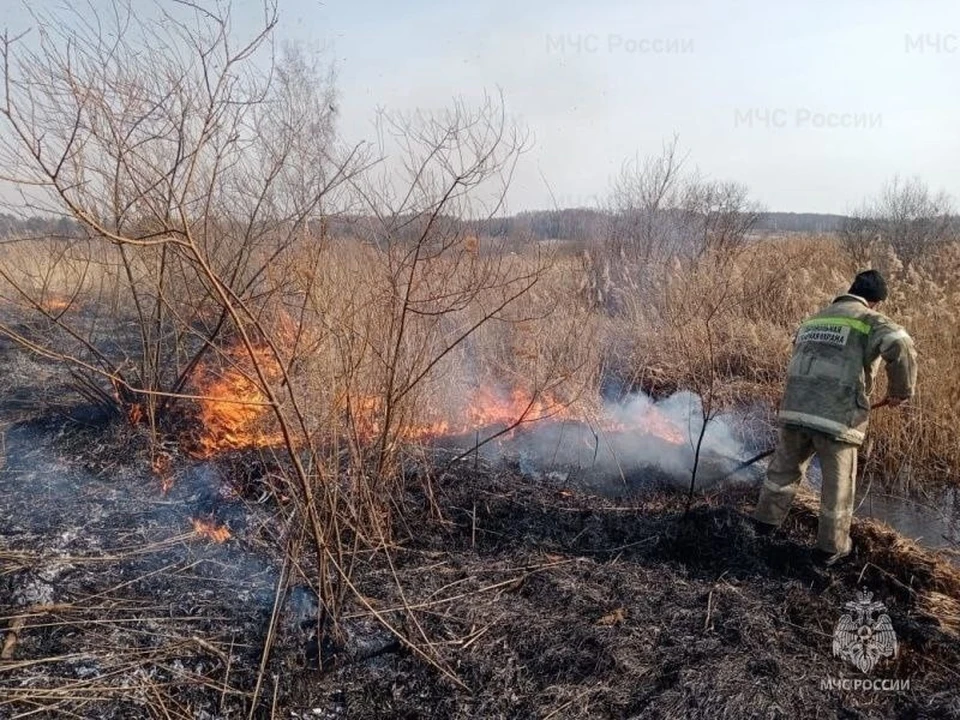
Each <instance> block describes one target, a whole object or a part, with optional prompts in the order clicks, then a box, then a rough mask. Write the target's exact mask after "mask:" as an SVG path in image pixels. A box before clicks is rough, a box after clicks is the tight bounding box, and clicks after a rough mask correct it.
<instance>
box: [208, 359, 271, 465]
mask: <svg viewBox="0 0 960 720" xmlns="http://www.w3.org/2000/svg"><path fill="white" fill-rule="evenodd" d="M228 355H229V356H230V359H231V361H232V363H233V366H232V367H230V368H228V369H227V370H225V371H223V372H222V373H217V372H214V371H213V370H212V369H211V368H210V367H208V366H207V365H201V366H200V367H199V368H198V370H197V377H200V378H203V380H201V381H200V382H198V386H199V392H200V395H202V396H203V398H202V399H201V400H200V422H201V427H202V429H201V435H200V437H199V439H198V445H199V447H198V449H197V453H196V454H198V455H200V456H201V457H210V456H211V455H214V454H216V453H217V452H221V451H223V450H243V449H247V448H254V447H270V446H274V445H278V444H280V442H281V441H282V437H281V436H280V434H279V433H268V432H264V430H263V428H262V427H261V425H262V420H263V416H264V415H265V414H266V411H267V409H268V405H269V404H268V400H267V396H266V395H265V394H264V393H263V391H262V390H261V389H260V386H259V384H258V382H257V375H256V373H255V371H254V369H253V367H254V363H256V365H257V366H259V368H260V370H261V371H262V372H263V373H264V375H265V376H266V378H267V380H268V381H271V380H276V379H277V378H279V377H280V375H281V371H280V365H279V363H278V362H277V360H276V357H274V355H273V352H272V351H271V350H270V349H269V348H266V347H257V348H254V359H253V360H251V358H250V356H249V354H248V353H247V352H246V350H245V348H243V347H239V348H235V349H233V350H231V351H230V352H229V353H228Z"/></svg>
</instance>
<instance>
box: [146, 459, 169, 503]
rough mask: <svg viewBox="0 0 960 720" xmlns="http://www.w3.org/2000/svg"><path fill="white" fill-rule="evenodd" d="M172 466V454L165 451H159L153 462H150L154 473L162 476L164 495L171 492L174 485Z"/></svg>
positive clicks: (161, 488) (161, 484)
mask: <svg viewBox="0 0 960 720" xmlns="http://www.w3.org/2000/svg"><path fill="white" fill-rule="evenodd" d="M172 466H173V461H172V460H171V458H170V456H169V455H167V454H166V453H163V452H160V453H157V454H156V455H155V456H154V458H153V462H151V463H150V467H151V468H152V469H153V472H154V474H155V475H156V476H157V477H158V478H160V491H161V493H163V494H164V495H166V494H167V493H168V492H170V489H171V488H172V487H173V474H172V473H171V469H172Z"/></svg>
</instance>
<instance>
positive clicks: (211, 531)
mask: <svg viewBox="0 0 960 720" xmlns="http://www.w3.org/2000/svg"><path fill="white" fill-rule="evenodd" d="M190 522H191V523H193V531H194V532H195V533H196V534H197V535H198V536H200V537H205V538H207V540H211V541H213V542H215V543H217V544H218V545H220V544H222V543H225V542H226V541H227V540H229V539H230V531H229V530H228V529H227V526H226V525H217V524H216V523H213V522H211V521H209V520H203V519H201V518H190Z"/></svg>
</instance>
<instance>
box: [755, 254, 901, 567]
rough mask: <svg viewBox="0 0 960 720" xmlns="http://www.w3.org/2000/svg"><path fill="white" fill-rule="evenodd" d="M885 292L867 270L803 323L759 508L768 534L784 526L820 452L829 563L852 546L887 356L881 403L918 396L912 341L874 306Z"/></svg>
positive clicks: (822, 540)
mask: <svg viewBox="0 0 960 720" xmlns="http://www.w3.org/2000/svg"><path fill="white" fill-rule="evenodd" d="M886 297H887V285H886V282H885V281H884V279H883V276H882V275H881V274H880V273H879V272H877V271H876V270H867V271H865V272H861V273H859V274H858V275H857V276H856V278H855V279H854V281H853V284H852V285H851V286H850V290H849V291H848V292H847V293H846V294H845V295H841V296H840V297H838V298H837V299H835V300H834V301H833V302H832V303H831V304H830V305H829V306H827V307H826V308H825V309H824V310H822V311H821V312H819V313H818V314H816V315H814V316H813V317H811V318H809V319H807V320H806V321H805V322H803V324H801V325H800V328H799V329H798V330H797V333H796V335H795V337H794V348H793V357H792V358H791V360H790V365H789V367H788V369H787V381H786V386H785V388H784V394H783V400H782V401H781V404H780V412H779V425H780V439H779V442H778V444H777V449H776V452H775V453H774V456H773V459H772V460H771V461H770V466H769V467H768V469H767V477H766V480H765V481H764V483H763V486H762V488H761V490H760V498H759V501H758V503H757V508H756V511H755V513H754V520H755V521H756V522H757V527H758V530H760V531H761V532H762V533H764V534H765V533H768V532H770V531H772V530H773V529H774V528H776V527H779V525H780V523H781V522H783V519H784V517H785V516H786V514H787V511H788V510H789V508H790V504H791V503H792V502H793V497H794V495H795V494H796V491H797V488H798V487H799V485H800V482H801V481H802V480H803V477H804V473H805V471H806V468H807V466H808V465H809V463H810V459H811V458H812V457H813V455H814V454H816V455H817V457H818V458H819V460H820V467H821V469H822V474H823V487H822V490H821V492H820V518H819V523H818V527H817V547H816V549H815V551H814V553H815V555H816V557H817V558H818V560H821V561H823V562H825V563H826V564H827V565H833V564H835V563H836V562H838V561H839V560H841V559H842V558H844V557H846V556H847V555H849V554H850V551H851V550H852V542H851V540H850V523H851V521H852V519H853V501H854V492H855V478H856V473H857V448H858V447H859V446H860V444H861V443H862V442H863V439H864V433H865V432H866V429H867V420H868V416H869V413H870V391H871V389H872V386H873V380H874V376H875V373H876V371H877V369H878V368H879V365H880V361H881V359H882V360H883V361H884V362H885V363H886V372H887V397H886V399H885V400H884V401H883V402H882V403H881V404H883V405H888V406H891V407H896V406H898V405H900V404H901V403H903V402H905V401H906V400H909V399H910V398H911V397H912V396H913V393H914V388H915V385H916V379H917V357H916V352H915V350H914V347H913V341H912V340H911V338H910V336H909V335H908V334H907V331H906V330H904V329H903V328H902V327H900V326H899V325H897V324H895V323H894V322H892V321H891V320H890V319H889V318H887V317H886V316H884V315H883V314H881V313H880V312H877V310H876V307H877V305H879V304H880V303H881V302H882V301H883V300H885V299H886Z"/></svg>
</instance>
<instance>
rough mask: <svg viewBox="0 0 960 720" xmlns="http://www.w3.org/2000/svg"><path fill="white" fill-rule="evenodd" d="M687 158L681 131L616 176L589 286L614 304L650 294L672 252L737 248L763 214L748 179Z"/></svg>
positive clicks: (620, 306)
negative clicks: (702, 170)
mask: <svg viewBox="0 0 960 720" xmlns="http://www.w3.org/2000/svg"><path fill="white" fill-rule="evenodd" d="M686 160H687V158H686V156H683V155H681V153H680V149H679V141H678V138H676V137H674V138H673V139H672V140H670V141H669V142H666V143H664V145H663V147H662V148H661V151H660V153H659V154H657V155H652V156H648V157H646V158H644V159H642V160H641V159H640V158H637V159H635V160H633V161H630V162H627V163H625V164H624V165H623V167H622V169H621V172H620V175H619V176H618V177H617V179H616V180H615V181H614V183H613V186H612V188H611V192H610V198H609V203H608V207H607V223H608V227H607V228H606V229H605V230H604V236H603V238H602V241H601V243H600V244H599V246H598V247H597V248H596V249H595V250H591V251H589V253H588V256H587V263H586V267H587V270H588V280H587V282H586V283H585V287H584V291H585V293H586V294H587V296H588V297H591V298H596V300H597V302H598V303H599V304H600V305H601V306H603V307H604V308H605V309H606V310H607V311H613V312H622V311H623V310H624V307H625V304H626V303H628V302H630V301H631V300H632V299H636V298H642V299H643V300H644V301H646V300H648V299H649V298H650V291H651V290H652V289H653V287H654V286H655V284H656V281H657V279H658V278H659V276H660V275H662V273H663V272H664V268H665V266H666V265H667V264H668V263H669V262H670V261H672V260H673V259H676V258H679V259H681V260H682V259H686V258H690V257H700V256H703V255H704V254H707V253H710V252H718V251H719V252H723V253H727V252H731V251H734V250H735V249H736V248H738V247H739V246H740V245H742V244H743V243H744V242H745V241H746V238H747V235H748V233H749V232H750V230H751V229H752V228H753V226H754V225H755V224H756V223H757V221H758V220H759V217H760V211H759V207H758V206H757V205H756V204H755V203H753V202H752V201H750V200H749V197H748V192H747V189H746V188H745V187H743V186H742V185H739V184H737V183H731V182H723V181H715V180H707V179H704V178H702V177H701V176H700V175H699V174H698V173H696V172H694V171H687V170H686V168H685V164H686Z"/></svg>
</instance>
